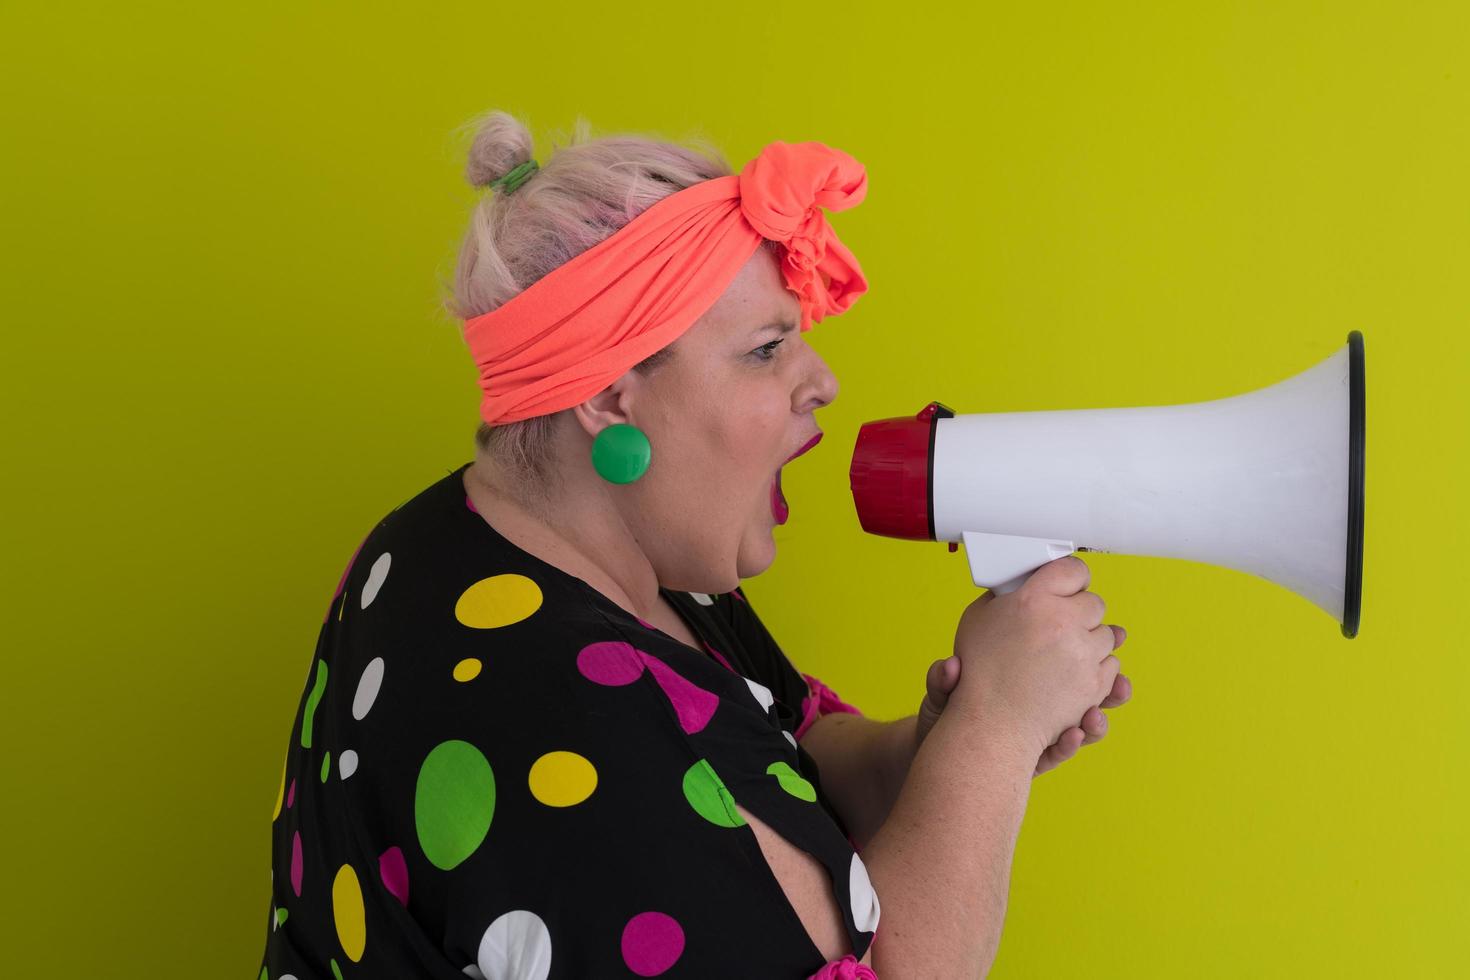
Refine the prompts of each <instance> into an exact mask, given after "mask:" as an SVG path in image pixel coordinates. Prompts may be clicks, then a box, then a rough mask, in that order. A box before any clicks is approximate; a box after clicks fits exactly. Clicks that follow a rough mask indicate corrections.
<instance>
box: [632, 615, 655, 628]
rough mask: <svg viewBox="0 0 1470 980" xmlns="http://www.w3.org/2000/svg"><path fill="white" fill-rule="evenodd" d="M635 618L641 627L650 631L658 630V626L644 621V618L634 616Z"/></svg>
mask: <svg viewBox="0 0 1470 980" xmlns="http://www.w3.org/2000/svg"><path fill="white" fill-rule="evenodd" d="M633 618H634V619H636V620H638V625H639V626H642V627H643V628H644V629H650V630H653V629H658V627H657V626H654V625H653V624H652V623H650V622H649V621H648V620H646V619H644V618H643V617H642V616H634V617H633Z"/></svg>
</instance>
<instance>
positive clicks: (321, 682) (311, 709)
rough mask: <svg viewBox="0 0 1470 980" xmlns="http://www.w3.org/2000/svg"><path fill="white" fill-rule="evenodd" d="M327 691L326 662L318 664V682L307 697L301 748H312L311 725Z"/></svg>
mask: <svg viewBox="0 0 1470 980" xmlns="http://www.w3.org/2000/svg"><path fill="white" fill-rule="evenodd" d="M326 689H327V663H326V661H325V660H318V661H317V662H316V681H315V683H313V684H312V686H311V693H310V694H308V695H307V696H306V710H305V712H303V714H302V715H301V747H302V748H303V749H309V748H311V723H312V720H313V719H315V718H316V706H317V705H319V704H321V703H322V693H323V692H324V691H326Z"/></svg>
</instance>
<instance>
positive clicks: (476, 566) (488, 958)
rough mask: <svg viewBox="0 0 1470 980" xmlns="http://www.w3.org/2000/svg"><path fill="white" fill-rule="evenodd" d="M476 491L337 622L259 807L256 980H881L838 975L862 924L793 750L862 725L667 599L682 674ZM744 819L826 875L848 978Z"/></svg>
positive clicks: (418, 511)
mask: <svg viewBox="0 0 1470 980" xmlns="http://www.w3.org/2000/svg"><path fill="white" fill-rule="evenodd" d="M468 466H469V464H468V463H466V464H464V465H462V466H460V467H459V469H457V470H454V471H452V472H451V473H450V474H449V475H448V476H446V477H444V478H442V479H440V480H439V481H438V482H436V483H434V484H432V485H431V486H429V487H428V488H427V489H425V490H424V491H422V492H421V493H419V494H418V495H416V496H415V497H413V498H411V499H410V500H407V501H405V502H404V503H402V504H400V505H399V506H398V507H397V508H395V509H394V510H393V511H392V512H391V513H389V514H388V515H387V516H386V517H385V518H383V520H382V521H380V522H379V523H378V524H377V525H376V526H375V527H374V528H373V529H372V531H371V532H370V533H369V534H368V535H367V537H366V539H365V540H364V541H363V542H362V544H361V545H360V546H359V547H358V549H357V551H356V552H355V553H354V554H353V556H352V558H351V559H350V560H349V562H348V564H347V568H346V570H345V571H344V572H343V574H342V578H341V581H339V583H338V585H337V590H336V592H335V594H334V595H333V596H332V599H331V603H330V605H329V607H328V609H327V613H326V618H325V620H324V622H323V624H322V627H321V631H320V634H319V637H318V640H317V647H316V652H315V655H314V657H313V658H312V661H311V664H310V666H309V668H308V670H307V677H306V684H305V690H304V691H303V694H302V699H301V704H300V707H299V708H298V710H297V713H296V718H295V722H294V724H293V726H292V730H291V737H290V742H289V743H288V745H287V747H286V756H285V765H284V769H283V773H282V777H281V784H280V791H279V793H278V794H277V799H276V804H275V810H274V817H273V822H272V838H271V839H272V872H271V905H270V915H269V921H268V923H267V928H266V946H265V956H264V958H263V962H262V967H261V972H260V976H261V977H262V978H264V980H282V978H296V980H306V978H337V980H343V978H354V977H395V978H399V977H402V978H407V977H431V978H444V980H463V978H464V977H466V976H468V977H482V978H485V980H553V978H604V977H608V978H615V977H668V978H700V980H709V978H721V977H730V978H741V980H750V978H769V980H787V978H789V980H799V978H801V980H804V978H808V977H810V976H813V975H820V976H823V977H826V976H839V975H840V976H843V977H848V976H872V974H871V973H870V972H868V971H867V968H866V967H855V961H856V960H857V959H859V958H861V957H862V956H863V954H864V953H866V952H867V949H868V947H869V945H870V944H871V943H872V941H873V937H874V935H875V933H876V930H877V927H878V918H879V905H878V899H877V896H876V895H875V894H874V892H873V888H872V884H871V882H870V881H869V878H868V874H867V871H866V869H865V868H864V867H863V862H862V859H861V858H860V857H859V856H858V854H857V851H856V850H855V848H854V847H853V844H852V841H851V840H850V838H849V837H848V835H847V832H846V829H845V828H844V826H843V824H842V822H841V819H840V818H839V816H838V815H837V813H836V811H835V810H834V809H833V808H832V806H831V804H830V802H829V801H828V799H827V798H826V796H825V795H824V794H823V792H822V786H821V781H820V779H819V775H818V772H817V766H816V764H815V762H814V761H813V759H812V757H811V756H810V755H808V754H807V753H806V751H805V750H804V749H803V748H802V747H801V744H800V742H799V741H798V739H799V737H800V736H801V735H803V734H804V733H805V731H806V729H807V727H809V726H810V724H811V723H812V721H814V720H815V719H816V718H817V717H818V716H820V715H822V714H825V713H827V712H829V711H834V710H835V711H852V712H856V711H857V709H855V708H853V707H852V706H850V705H846V704H844V703H843V702H842V701H841V700H840V699H839V698H838V697H837V696H836V695H835V694H834V693H833V692H832V691H831V689H830V688H827V687H826V686H825V685H823V684H821V682H820V681H818V680H817V679H816V678H814V677H811V676H810V675H804V674H802V673H800V672H798V671H797V670H796V669H795V668H794V667H793V666H792V664H791V663H790V661H789V660H787V658H786V656H785V654H784V653H783V652H782V651H781V649H780V647H778V646H777V645H776V642H775V641H774V640H773V639H772V637H771V635H770V634H769V633H768V632H767V631H766V629H765V627H764V625H762V623H761V621H760V619H759V618H758V617H757V616H756V614H755V611H754V610H753V609H752V608H751V605H750V603H749V601H748V600H746V598H745V596H744V594H743V592H742V591H741V590H740V589H736V590H735V591H733V592H729V593H726V594H723V595H704V594H702V593H689V592H673V591H669V590H667V589H662V590H661V592H662V594H663V596H664V598H665V599H666V600H667V601H668V602H669V603H670V604H671V605H672V606H673V607H674V609H676V610H677V611H678V612H679V614H680V615H681V616H682V618H683V619H684V620H685V621H686V622H687V623H688V625H689V628H690V630H691V631H692V632H693V633H694V634H695V635H696V636H697V637H699V639H700V642H701V646H702V648H703V649H700V650H695V649H693V648H691V647H689V646H687V645H685V644H684V643H682V642H680V641H678V640H676V639H674V638H673V637H670V636H668V635H667V634H665V633H663V632H662V631H660V630H658V629H657V628H655V627H653V626H652V625H650V624H648V623H646V622H644V621H643V620H642V619H640V618H638V617H636V616H633V615H631V614H629V613H627V612H625V611H624V610H623V609H622V608H621V607H619V606H618V605H617V604H616V603H614V602H612V601H611V600H610V599H608V598H607V597H606V596H604V595H602V594H601V593H600V592H598V591H597V590H595V589H593V588H592V587H591V586H589V585H587V584H586V583H585V582H584V581H582V580H581V579H579V578H576V577H574V576H572V575H569V574H568V573H566V572H564V571H562V570H561V569H559V568H557V567H555V566H553V565H550V564H548V563H547V562H544V561H542V560H541V559H539V558H537V557H536V556H534V555H531V554H530V553H529V552H526V551H523V550H521V549H520V548H518V547H516V546H515V545H514V544H512V543H511V542H510V541H509V540H507V539H506V538H505V537H503V536H502V535H501V534H499V533H498V532H497V531H496V530H495V529H494V528H493V527H492V526H491V525H490V524H489V523H487V522H486V521H485V520H484V519H483V518H482V517H481V516H480V515H479V513H477V512H476V511H475V509H474V506H473V504H472V503H471V502H470V500H469V498H468V497H467V495H466V494H465V491H464V485H463V482H462V474H463V472H464V470H465V469H466V468H467V467H468ZM736 801H739V803H740V805H741V806H743V807H745V808H746V809H747V810H749V811H750V812H751V813H753V814H755V815H756V816H758V817H759V818H760V819H761V820H762V821H764V822H765V823H767V824H769V825H770V826H771V827H772V828H773V829H774V830H775V831H776V832H778V833H779V834H780V835H781V836H782V837H784V838H786V839H787V840H788V841H790V842H791V843H792V844H794V845H796V846H797V847H799V848H801V849H802V850H804V851H806V852H807V853H809V854H811V855H812V856H813V857H815V858H816V859H817V860H818V861H819V862H820V863H821V864H822V865H823V866H825V867H826V869H827V871H828V872H829V873H830V875H831V882H832V891H833V894H834V895H835V896H836V899H837V903H838V906H839V908H840V909H841V913H842V918H843V921H844V924H845V925H846V930H847V934H848V939H849V941H850V943H851V948H852V951H853V952H852V954H851V955H850V956H849V957H844V958H843V960H842V961H839V962H840V963H841V967H842V968H841V970H840V972H839V971H838V969H837V967H836V966H835V965H834V964H829V963H827V960H826V957H824V956H823V955H822V953H821V951H820V950H819V949H818V948H817V947H816V945H815V944H814V943H813V942H812V941H811V939H810V937H809V936H808V934H807V932H806V929H805V928H804V927H803V925H802V923H801V920H800V919H799V918H798V916H797V914H796V911H795V909H794V908H793V907H792V906H791V904H790V902H789V901H788V900H787V898H786V896H785V893H784V892H783V890H782V888H781V885H780V883H779V882H778V880H777V879H776V877H775V875H774V874H773V873H772V871H771V869H770V867H769V865H768V864H767V862H766V860H765V857H764V855H763V854H762V852H761V850H760V847H759V844H758V843H757V840H756V836H755V833H754V831H753V830H752V828H751V826H750V825H749V824H748V823H747V822H746V821H745V820H744V819H743V818H742V817H741V815H740V813H739V811H738V810H737V809H736V806H735V804H736ZM855 969H856V970H859V971H861V972H854V970H855Z"/></svg>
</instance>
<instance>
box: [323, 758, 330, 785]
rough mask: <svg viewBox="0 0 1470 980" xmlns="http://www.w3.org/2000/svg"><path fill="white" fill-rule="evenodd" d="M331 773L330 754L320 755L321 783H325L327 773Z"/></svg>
mask: <svg viewBox="0 0 1470 980" xmlns="http://www.w3.org/2000/svg"><path fill="white" fill-rule="evenodd" d="M331 771H332V753H330V752H323V753H322V782H326V781H327V773H329V772H331Z"/></svg>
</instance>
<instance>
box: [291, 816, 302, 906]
mask: <svg viewBox="0 0 1470 980" xmlns="http://www.w3.org/2000/svg"><path fill="white" fill-rule="evenodd" d="M291 890H292V891H293V892H295V893H296V897H297V898H300V897H301V831H299V830H298V831H296V833H294V834H292V835H291Z"/></svg>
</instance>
